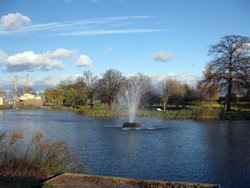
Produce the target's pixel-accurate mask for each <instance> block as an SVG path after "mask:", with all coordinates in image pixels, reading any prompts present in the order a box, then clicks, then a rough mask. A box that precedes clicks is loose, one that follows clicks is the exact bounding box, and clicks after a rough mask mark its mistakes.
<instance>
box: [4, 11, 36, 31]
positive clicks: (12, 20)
mask: <svg viewBox="0 0 250 188" xmlns="http://www.w3.org/2000/svg"><path fill="white" fill-rule="evenodd" d="M30 23H31V20H30V18H29V17H27V16H24V15H22V14H20V13H18V12H17V13H14V14H11V13H10V14H7V15H5V16H2V17H1V19H0V27H1V28H2V29H3V30H5V31H17V30H18V29H20V28H21V27H22V26H25V25H28V24H30Z"/></svg>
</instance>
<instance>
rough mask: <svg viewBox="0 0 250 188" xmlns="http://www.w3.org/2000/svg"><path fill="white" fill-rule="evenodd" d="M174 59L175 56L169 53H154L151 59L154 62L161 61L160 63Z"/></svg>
mask: <svg viewBox="0 0 250 188" xmlns="http://www.w3.org/2000/svg"><path fill="white" fill-rule="evenodd" d="M175 57H176V55H175V54H173V53H171V52H155V53H154V54H153V58H154V59H155V60H156V61H161V62H167V61H170V60H172V59H174V58H175Z"/></svg>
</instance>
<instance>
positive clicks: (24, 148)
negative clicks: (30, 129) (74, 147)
mask: <svg viewBox="0 0 250 188" xmlns="http://www.w3.org/2000/svg"><path fill="white" fill-rule="evenodd" d="M43 136H44V134H43V133H42V132H37V133H36V134H34V135H33V137H32V138H31V140H30V141H29V142H28V143H27V141H26V140H25V138H24V136H23V133H22V132H13V133H11V134H9V135H7V134H6V133H0V187H2V185H5V184H6V186H7V185H9V184H10V187H11V186H12V185H13V184H12V183H13V182H15V181H16V180H20V181H21V184H22V182H23V183H28V182H30V183H31V184H33V183H37V182H39V181H40V180H43V179H46V178H47V177H49V176H50V175H53V174H57V173H60V172H63V171H72V170H75V169H76V167H77V160H76V158H75V156H74V155H73V153H72V152H71V151H70V149H69V147H68V146H67V144H66V142H64V141H46V140H43ZM7 187H8V186H7Z"/></svg>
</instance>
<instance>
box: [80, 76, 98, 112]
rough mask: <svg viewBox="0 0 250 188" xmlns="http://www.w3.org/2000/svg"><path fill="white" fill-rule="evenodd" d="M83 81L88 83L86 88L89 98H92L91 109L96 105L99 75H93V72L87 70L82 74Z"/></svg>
mask: <svg viewBox="0 0 250 188" xmlns="http://www.w3.org/2000/svg"><path fill="white" fill-rule="evenodd" d="M82 79H83V82H84V83H85V84H86V86H87V87H86V90H87V95H88V98H89V99H90V106H91V109H92V108H93V107H94V96H95V93H96V86H97V81H98V78H97V76H93V74H92V72H90V71H85V72H83V76H82Z"/></svg>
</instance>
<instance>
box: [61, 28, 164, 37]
mask: <svg viewBox="0 0 250 188" xmlns="http://www.w3.org/2000/svg"><path fill="white" fill-rule="evenodd" d="M160 31H162V30H159V29H115V30H95V31H79V32H69V33H62V34H59V35H58V36H91V35H112V34H128V33H152V32H160Z"/></svg>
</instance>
